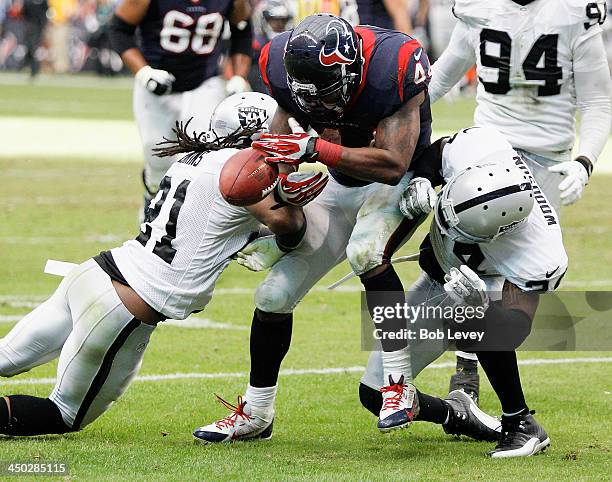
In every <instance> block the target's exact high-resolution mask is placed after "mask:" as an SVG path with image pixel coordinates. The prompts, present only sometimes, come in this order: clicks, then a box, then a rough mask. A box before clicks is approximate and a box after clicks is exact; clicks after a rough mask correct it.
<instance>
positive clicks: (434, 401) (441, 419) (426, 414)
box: [414, 390, 450, 425]
mask: <svg viewBox="0 0 612 482" xmlns="http://www.w3.org/2000/svg"><path fill="white" fill-rule="evenodd" d="M417 395H418V396H419V413H418V415H417V416H416V417H414V419H415V420H418V421H420V422H431V423H437V424H440V425H443V424H445V423H446V422H448V419H449V413H450V405H449V404H448V403H446V402H445V401H444V400H442V399H441V398H438V397H432V396H431V395H427V394H426V393H423V392H420V391H419V390H417Z"/></svg>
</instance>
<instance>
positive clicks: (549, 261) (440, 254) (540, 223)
mask: <svg viewBox="0 0 612 482" xmlns="http://www.w3.org/2000/svg"><path fill="white" fill-rule="evenodd" d="M420 161H423V162H418V163H417V164H416V165H415V177H414V178H413V179H412V181H411V182H410V184H409V185H408V188H407V190H406V192H405V193H404V195H403V197H402V200H401V204H400V207H401V209H402V212H404V214H405V215H406V216H408V217H409V218H411V217H414V216H422V215H423V213H428V212H429V211H431V209H432V208H433V209H434V220H433V221H432V223H431V227H430V231H429V234H428V235H427V237H426V238H425V240H424V241H423V243H422V244H421V252H420V259H419V264H420V266H421V268H422V270H423V272H422V274H421V276H420V278H419V279H418V281H417V282H416V283H415V284H413V285H412V286H411V288H410V290H409V295H408V297H409V299H408V302H409V303H412V304H417V303H425V304H433V305H435V306H438V305H440V303H441V302H442V300H444V301H443V302H446V303H452V304H457V303H460V304H462V305H471V306H475V307H482V308H483V309H484V310H485V316H484V319H483V320H482V322H481V323H482V325H483V326H485V327H486V330H487V332H486V335H485V343H486V345H484V347H483V350H479V349H478V348H477V347H478V345H476V346H475V347H474V346H472V348H474V351H475V352H476V353H477V356H478V360H479V361H480V363H481V364H482V366H483V369H484V371H485V373H486V374H487V377H488V378H489V381H490V382H491V385H492V386H493V389H494V390H495V392H496V393H497V395H498V397H499V399H500V401H501V405H502V410H503V416H502V434H501V439H500V441H499V443H498V445H497V447H496V448H495V449H494V450H493V451H492V452H490V455H491V456H492V457H495V458H498V457H519V456H529V455H534V454H536V453H538V452H539V451H541V450H544V449H545V448H546V447H547V446H548V445H549V443H550V440H549V438H548V435H547V434H546V432H545V431H544V429H543V428H542V427H541V426H540V425H539V424H538V423H537V422H536V421H535V419H534V418H533V416H532V412H530V411H529V408H528V406H527V403H526V402H525V397H524V395H523V391H522V388H521V381H520V376H519V371H518V366H517V360H516V353H515V351H507V350H509V349H515V348H517V347H518V346H519V345H520V344H521V343H522V342H523V341H524V339H525V338H526V337H527V335H528V334H529V332H530V330H531V322H532V319H533V317H534V314H535V311H536V309H537V306H538V297H539V293H546V292H548V291H552V290H554V289H556V288H557V286H558V285H559V283H560V282H561V279H562V278H563V275H564V274H565V271H566V269H567V255H566V253H565V249H564V247H563V240H562V236H561V229H560V226H559V221H558V218H557V215H556V212H555V210H554V208H553V207H552V206H551V205H550V203H549V202H548V200H547V198H546V196H545V195H544V194H543V193H542V191H541V190H540V188H539V186H538V184H537V182H536V180H535V179H534V178H533V176H532V174H531V172H530V170H529V169H528V168H527V166H526V164H525V162H524V161H523V159H522V158H521V157H520V156H519V155H518V154H517V153H516V151H515V150H514V149H512V147H511V146H510V144H509V143H508V141H507V140H505V139H504V137H503V136H502V135H501V134H500V133H499V132H498V131H496V130H495V129H492V128H489V127H472V128H468V129H463V130H462V131H460V132H458V133H457V134H455V135H454V136H452V137H450V138H443V139H440V140H438V141H437V142H435V143H434V144H432V146H431V147H430V148H429V149H428V151H427V152H426V153H425V154H424V156H423V158H422V159H421V160H420ZM439 184H443V185H444V187H443V189H442V191H441V192H440V194H439V195H438V196H436V193H435V191H434V190H433V188H432V185H439ZM500 293H501V299H500V300H496V299H490V298H489V297H490V296H491V297H494V296H496V295H499V294H500ZM445 294H448V297H446V296H444V295H445ZM423 323H426V324H428V323H431V320H424V321H423ZM500 340H501V341H500ZM500 345H501V346H500ZM445 346H446V345H444V346H440V350H438V351H436V350H435V348H437V347H435V346H434V345H433V344H428V345H427V346H426V349H423V348H421V349H419V348H417V347H416V346H415V347H412V346H411V347H410V348H409V349H408V350H406V353H405V356H406V358H407V359H408V360H409V361H410V364H411V368H412V375H413V377H416V376H417V375H418V374H419V373H420V371H421V370H422V369H423V368H424V367H426V366H427V365H428V364H429V363H431V362H432V361H433V360H434V359H436V358H437V357H438V356H439V355H440V354H441V353H442V352H443V351H444V349H445ZM481 346H483V345H481ZM464 348H465V346H464ZM495 348H496V349H497V351H484V350H487V349H488V350H493V349H495ZM503 350H506V351H503ZM384 382H385V380H384V379H383V372H382V361H381V356H380V352H373V353H372V355H371V356H370V360H369V363H368V368H367V370H366V373H365V375H364V376H363V378H362V385H361V388H360V394H361V399H362V403H363V404H364V405H365V406H366V407H367V408H368V409H370V410H371V411H373V412H375V413H376V410H377V409H378V407H380V405H381V404H382V396H381V394H380V392H379V389H380V387H381V386H382V385H383V384H384ZM451 393H454V392H451ZM427 401H428V403H427V404H426V405H425V406H421V410H420V412H419V418H418V419H419V420H428V421H438V422H439V423H440V421H441V420H444V418H445V417H447V411H448V410H449V408H450V407H447V406H444V405H443V404H440V403H438V404H432V403H430V400H429V399H427Z"/></svg>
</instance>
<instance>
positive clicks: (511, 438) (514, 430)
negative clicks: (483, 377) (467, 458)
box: [489, 411, 550, 459]
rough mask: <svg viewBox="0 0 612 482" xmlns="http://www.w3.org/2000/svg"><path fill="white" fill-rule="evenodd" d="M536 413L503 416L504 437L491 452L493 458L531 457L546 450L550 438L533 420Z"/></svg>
mask: <svg viewBox="0 0 612 482" xmlns="http://www.w3.org/2000/svg"><path fill="white" fill-rule="evenodd" d="M533 413H535V412H533V411H532V412H525V413H521V414H519V415H513V416H511V417H506V416H502V436H501V440H500V441H499V443H498V444H497V447H495V450H492V451H491V452H489V455H490V456H491V457H493V458H496V459H497V458H506V457H530V456H532V455H536V454H538V453H540V452H543V451H544V450H546V448H547V447H548V446H549V445H550V438H548V435H547V434H546V432H545V431H544V429H543V428H542V426H541V425H540V424H539V423H538V422H536V420H535V418H533V415H532V414H533Z"/></svg>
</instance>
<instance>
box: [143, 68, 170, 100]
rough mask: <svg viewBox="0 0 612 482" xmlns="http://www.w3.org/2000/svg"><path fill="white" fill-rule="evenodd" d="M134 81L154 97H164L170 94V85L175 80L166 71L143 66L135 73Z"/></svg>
mask: <svg viewBox="0 0 612 482" xmlns="http://www.w3.org/2000/svg"><path fill="white" fill-rule="evenodd" d="M136 80H137V81H138V82H140V83H141V84H142V85H143V86H144V87H145V89H147V90H148V91H149V92H151V93H153V94H155V95H165V94H169V93H170V92H172V84H173V83H174V81H175V80H176V79H175V78H174V75H172V74H171V73H170V72H168V71H166V70H161V69H154V68H153V67H151V66H150V65H145V66H144V67H142V68H141V69H140V70H139V71H138V72H136Z"/></svg>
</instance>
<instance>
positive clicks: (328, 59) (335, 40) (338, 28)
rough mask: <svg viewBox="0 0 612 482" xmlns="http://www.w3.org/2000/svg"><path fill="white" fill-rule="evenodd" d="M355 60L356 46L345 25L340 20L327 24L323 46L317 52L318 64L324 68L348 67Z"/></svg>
mask: <svg viewBox="0 0 612 482" xmlns="http://www.w3.org/2000/svg"><path fill="white" fill-rule="evenodd" d="M355 60H357V46H356V45H355V40H354V39H353V36H352V35H351V32H350V31H349V29H348V27H347V25H346V24H345V23H344V22H342V21H340V20H332V21H331V22H329V23H328V24H327V30H326V31H325V44H324V45H323V48H322V49H321V51H320V52H319V62H321V64H322V65H324V66H325V67H330V66H332V65H335V64H340V65H350V64H352V63H353V62H355Z"/></svg>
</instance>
